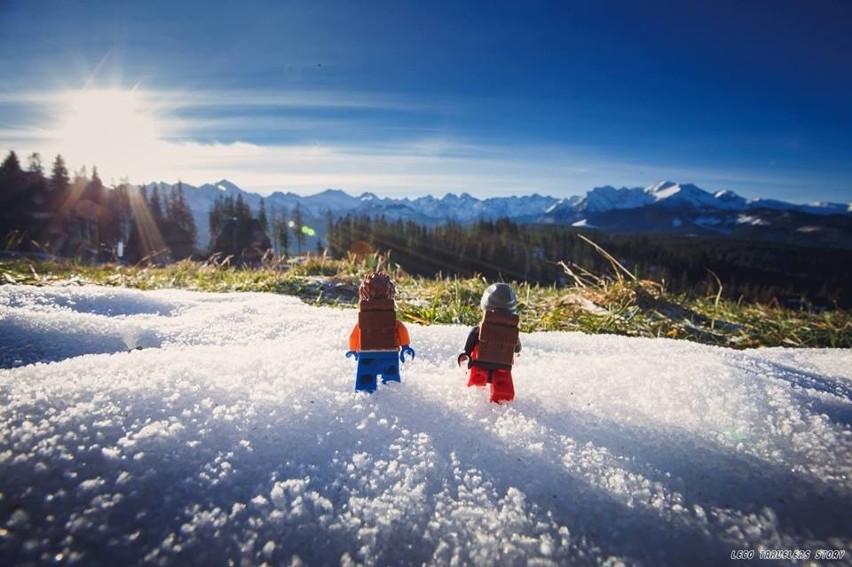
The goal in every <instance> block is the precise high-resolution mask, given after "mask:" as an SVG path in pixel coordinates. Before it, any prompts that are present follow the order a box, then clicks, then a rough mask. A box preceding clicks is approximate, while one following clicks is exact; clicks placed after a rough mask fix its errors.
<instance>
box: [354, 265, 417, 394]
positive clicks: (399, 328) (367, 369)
mask: <svg viewBox="0 0 852 567" xmlns="http://www.w3.org/2000/svg"><path fill="white" fill-rule="evenodd" d="M358 294H359V296H360V299H361V302H360V303H359V304H358V307H359V313H358V323H357V324H356V325H355V328H354V329H352V333H350V335H349V352H347V353H346V356H347V357H352V356H354V357H355V359H356V360H357V361H358V370H357V374H356V378H355V390H360V391H365V392H375V391H376V380H377V378H378V376H379V375H381V377H382V384H386V383H387V382H390V381H393V382H400V377H399V363H400V362H405V355H409V356H410V357H411V358H412V359H414V349H412V348H411V347H410V346H409V343H410V342H411V341H410V339H409V337H408V329H406V328H405V325H403V324H402V323H401V322H400V321H398V320H397V318H396V311H395V310H394V296H395V295H396V288H395V287H394V285H393V282H392V281H391V280H390V278H389V277H388V275H387V274H383V273H377V272H373V273H372V274H369V275H367V277H365V278H364V281H363V282H361V286H360V287H359V288H358Z"/></svg>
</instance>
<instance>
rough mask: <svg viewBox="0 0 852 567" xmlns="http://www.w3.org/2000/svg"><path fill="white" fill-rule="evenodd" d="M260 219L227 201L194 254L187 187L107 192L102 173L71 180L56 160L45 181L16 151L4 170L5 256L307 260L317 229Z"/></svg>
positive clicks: (37, 161)
mask: <svg viewBox="0 0 852 567" xmlns="http://www.w3.org/2000/svg"><path fill="white" fill-rule="evenodd" d="M288 214H289V211H287V210H286V209H285V210H283V211H271V212H269V213H267V211H266V207H265V203H264V201H263V200H261V203H260V208H259V210H258V211H257V214H255V213H253V212H252V210H251V208H250V207H249V206H248V204H247V203H245V201H244V200H243V198H242V196H241V195H239V196H237V197H236V198H234V197H230V196H227V197H226V196H222V197H220V198H219V199H217V200H216V202H215V203H214V204H213V206H212V208H211V210H210V212H209V216H208V220H209V222H210V232H211V241H210V242H209V243H202V244H201V247H202V248H204V250H197V249H196V241H197V234H198V231H197V227H196V225H195V220H194V219H193V215H192V211H191V210H190V208H189V205H188V204H187V201H186V195H185V193H184V188H183V184H182V183H181V182H178V183H177V185H175V186H172V187H163V186H161V185H159V184H152V185H151V186H150V189H149V188H148V187H145V186H134V185H131V184H130V183H129V182H122V183H120V184H119V185H117V186H115V187H107V186H106V185H105V184H104V183H103V181H102V180H101V178H100V176H99V175H98V170H97V167H92V170H91V173H88V171H87V169H86V167H82V168H81V169H80V170H78V171H77V172H75V173H74V174H73V175H72V174H71V173H70V172H69V170H68V167H67V165H66V163H65V160H64V158H63V157H62V156H61V155H57V156H56V158H55V159H54V160H53V163H52V166H51V168H50V172H49V173H46V172H45V169H44V166H43V165H42V160H41V156H40V155H39V154H38V153H33V154H31V155H30V156H29V158H28V163H27V166H26V167H24V166H22V165H21V162H20V160H19V158H18V155H17V153H16V152H15V151H10V152H9V154H8V155H7V156H6V158H5V159H4V160H3V162H2V164H0V251H6V252H14V253H17V254H46V255H50V256H58V257H66V258H76V259H79V260H82V261H89V262H109V261H121V262H128V263H137V262H140V261H148V262H154V263H166V262H170V261H175V260H181V259H184V258H189V257H192V256H198V255H199V254H204V255H205V256H206V255H207V254H208V253H209V254H214V255H220V256H230V257H232V258H234V261H235V262H237V263H251V262H254V261H257V260H258V259H259V258H260V257H262V256H263V255H264V254H266V253H267V252H268V250H269V249H270V248H273V247H274V248H275V250H277V251H278V252H280V253H281V254H282V255H284V256H287V255H288V254H289V251H290V247H291V245H294V246H295V248H296V251H297V253H298V254H301V253H302V250H303V248H304V247H305V244H306V240H307V238H308V236H314V235H315V234H314V233H313V229H308V228H307V227H305V226H304V221H303V215H302V211H301V209H300V208H299V207H296V209H295V210H294V211H293V214H292V218H288Z"/></svg>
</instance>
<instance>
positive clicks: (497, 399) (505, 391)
mask: <svg viewBox="0 0 852 567" xmlns="http://www.w3.org/2000/svg"><path fill="white" fill-rule="evenodd" d="M514 399H515V385H514V384H513V383H512V372H511V371H509V370H495V371H494V374H493V375H492V377H491V401H492V402H494V403H497V404H499V403H501V402H511V401H512V400H514Z"/></svg>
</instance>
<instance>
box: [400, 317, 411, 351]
mask: <svg viewBox="0 0 852 567" xmlns="http://www.w3.org/2000/svg"><path fill="white" fill-rule="evenodd" d="M396 343H397V346H408V345H410V344H411V338H410V337H409V336H408V329H406V328H405V325H403V324H402V321H399V320H397V322H396Z"/></svg>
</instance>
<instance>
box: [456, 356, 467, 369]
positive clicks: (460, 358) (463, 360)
mask: <svg viewBox="0 0 852 567" xmlns="http://www.w3.org/2000/svg"><path fill="white" fill-rule="evenodd" d="M468 359H469V357H468V356H467V354H465V353H461V354H460V355H459V357H458V358H457V359H456V362H458V363H459V366H461V365H462V363H463V362H467V360H468Z"/></svg>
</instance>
